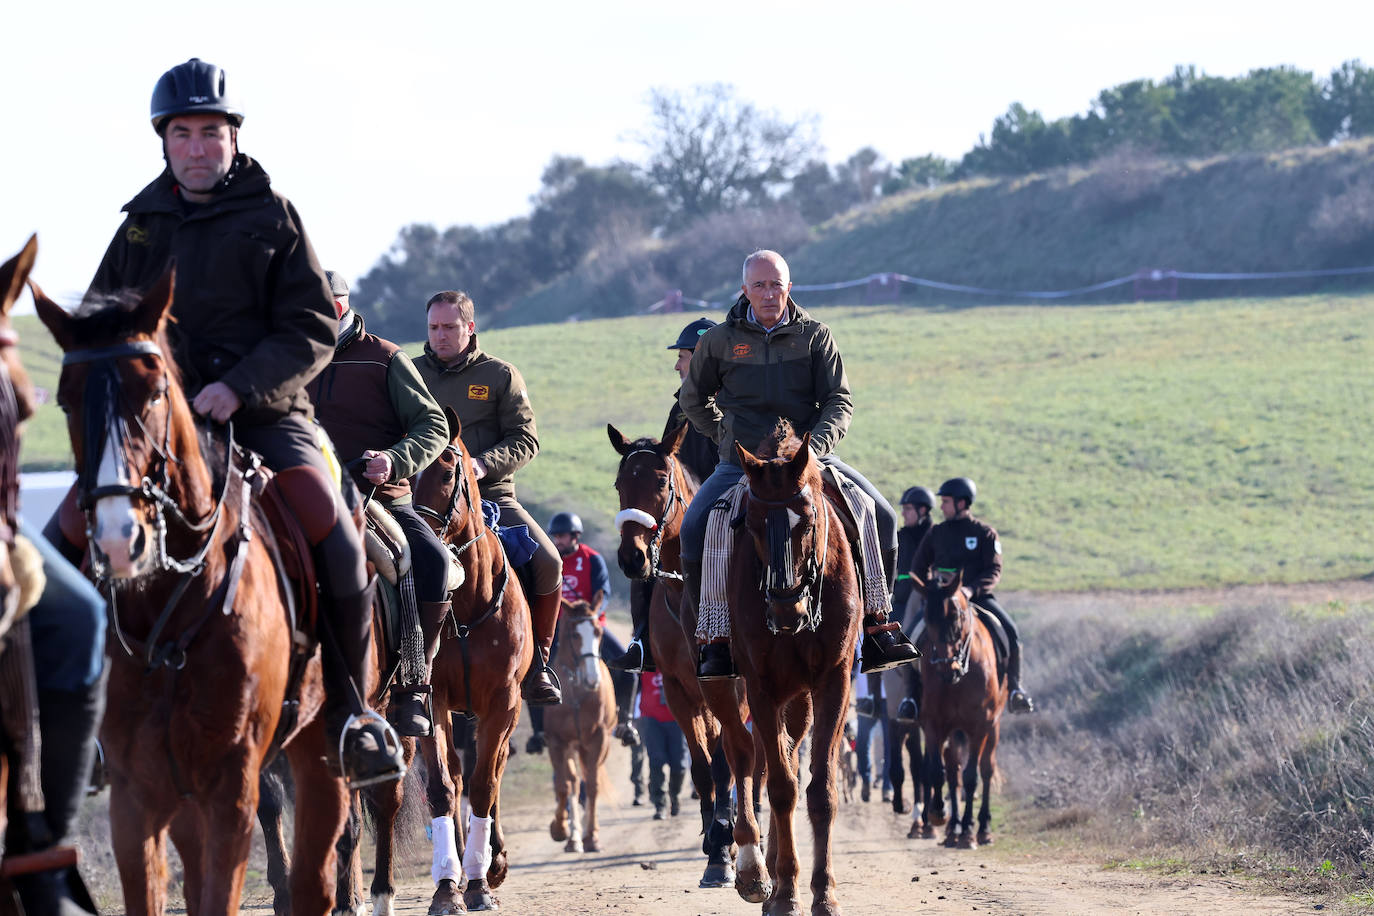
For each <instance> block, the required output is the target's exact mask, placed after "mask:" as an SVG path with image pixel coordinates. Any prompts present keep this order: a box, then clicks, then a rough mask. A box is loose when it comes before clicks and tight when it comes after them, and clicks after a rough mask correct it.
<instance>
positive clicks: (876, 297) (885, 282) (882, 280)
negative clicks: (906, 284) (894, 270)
mask: <svg viewBox="0 0 1374 916" xmlns="http://www.w3.org/2000/svg"><path fill="white" fill-rule="evenodd" d="M901 291H902V290H901V284H900V283H898V282H897V276H896V274H873V275H871V276H870V277H869V278H868V285H867V286H865V287H864V304H865V305H889V304H891V303H894V302H896V301H897V299H898V297H899V296H900V295H901Z"/></svg>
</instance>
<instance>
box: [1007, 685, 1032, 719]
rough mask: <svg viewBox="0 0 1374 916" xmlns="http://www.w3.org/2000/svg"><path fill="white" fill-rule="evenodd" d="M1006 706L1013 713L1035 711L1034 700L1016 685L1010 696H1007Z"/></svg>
mask: <svg viewBox="0 0 1374 916" xmlns="http://www.w3.org/2000/svg"><path fill="white" fill-rule="evenodd" d="M1007 708H1009V709H1010V710H1011V711H1012V712H1013V713H1020V712H1035V701H1034V700H1032V699H1031V696H1030V694H1028V693H1026V691H1024V690H1022V689H1021V688H1020V687H1017V688H1016V689H1015V690H1013V691H1012V692H1011V696H1009V697H1007Z"/></svg>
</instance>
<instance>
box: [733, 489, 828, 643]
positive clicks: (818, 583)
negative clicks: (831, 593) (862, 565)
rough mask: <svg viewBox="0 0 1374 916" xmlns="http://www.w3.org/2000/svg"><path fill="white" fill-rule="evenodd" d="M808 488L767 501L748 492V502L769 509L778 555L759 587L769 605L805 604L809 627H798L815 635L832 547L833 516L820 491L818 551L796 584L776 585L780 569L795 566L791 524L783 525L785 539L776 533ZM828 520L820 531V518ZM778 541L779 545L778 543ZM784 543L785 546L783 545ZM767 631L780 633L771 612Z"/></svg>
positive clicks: (815, 515)
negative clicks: (831, 526) (794, 501)
mask: <svg viewBox="0 0 1374 916" xmlns="http://www.w3.org/2000/svg"><path fill="white" fill-rule="evenodd" d="M805 490H806V485H804V486H802V487H801V488H799V489H798V490H797V492H795V493H793V494H792V495H791V496H788V497H787V498H785V499H764V498H763V497H761V496H758V495H756V494H755V493H754V490H753V488H752V487H751V488H750V489H749V502H750V503H758V504H759V505H760V506H763V507H765V508H766V509H767V510H768V518H767V520H766V523H765V524H766V525H767V532H768V541H769V550H770V553H772V554H775V555H774V556H772V557H770V559H769V563H768V565H767V566H766V567H765V568H764V570H763V581H762V582H761V583H760V586H761V587H762V588H763V590H764V593H765V594H766V595H767V596H768V600H769V601H770V602H793V601H799V600H800V601H804V602H806V604H807V606H808V610H809V611H810V613H809V614H808V615H807V620H806V624H805V625H803V626H802V627H800V628H799V630H798V632H800V631H801V630H810V631H811V632H813V633H814V632H816V631H817V629H818V628H819V627H820V625H821V589H822V588H823V587H824V586H825V560H826V555H827V553H828V551H829V548H830V516H829V514H827V513H826V512H825V506H824V504H823V502H822V501H823V500H824V499H825V493H824V491H822V492H821V494H820V497H819V499H816V500H812V502H811V524H812V527H813V528H814V529H815V531H816V549H815V550H812V551H811V556H810V557H808V558H807V561H806V568H805V570H803V572H802V575H801V578H800V579H799V580H798V581H797V584H796V585H792V586H788V587H786V588H783V587H780V586H779V585H778V584H777V583H778V580H779V578H780V571H779V569H778V567H779V566H784V567H785V568H786V574H789V575H790V574H791V571H792V563H791V553H792V529H791V526H790V525H786V526H783V527H785V529H786V535H785V536H779V535H778V534H777V533H776V526H778V525H779V524H780V522H781V520H783V519H785V518H786V515H785V513H786V512H789V511H793V510H792V509H791V508H790V506H791V503H792V502H793V500H795V499H797V498H798V497H804V496H805ZM820 518H824V519H825V529H824V531H822V530H821V526H820V525H819V524H818V519H820ZM775 541H776V543H775ZM784 541H785V543H783V542H784ZM767 624H768V629H769V630H770V631H772V633H773V635H774V636H776V635H777V634H778V633H779V632H780V631H779V630H778V628H777V624H776V622H775V621H774V619H773V615H772V613H771V611H770V613H769V614H768V618H767Z"/></svg>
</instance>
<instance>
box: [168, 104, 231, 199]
mask: <svg viewBox="0 0 1374 916" xmlns="http://www.w3.org/2000/svg"><path fill="white" fill-rule="evenodd" d="M163 137H164V147H165V148H166V150H167V162H168V163H169V164H170V165H171V167H172V176H173V177H174V178H176V180H177V184H179V185H181V189H182V191H185V192H189V195H188V196H189V197H190V199H191V200H195V199H196V197H197V196H200V195H206V194H209V192H210V191H213V190H214V189H215V186H216V185H217V184H219V183H220V182H221V181H222V180H224V176H225V175H228V174H229V168H230V166H232V165H233V164H234V138H233V132H232V131H231V129H230V127H229V124H228V122H226V121H225V120H224V115H222V114H187V115H179V116H177V117H175V118H173V119H172V120H171V121H170V122H169V123H168V124H167V130H166V132H165V133H164V134H163Z"/></svg>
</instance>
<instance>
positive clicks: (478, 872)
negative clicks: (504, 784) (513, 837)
mask: <svg viewBox="0 0 1374 916" xmlns="http://www.w3.org/2000/svg"><path fill="white" fill-rule="evenodd" d="M515 715H516V713H515V698H514V697H513V696H512V697H511V698H510V706H508V707H507V708H506V709H505V710H504V711H503V714H502V713H495V712H493V713H488V714H487V715H486V716H484V717H483V718H481V719H479V720H478V721H477V756H476V761H475V766H474V767H473V770H472V776H471V778H470V779H469V780H468V799H469V801H470V802H471V804H472V816H471V818H470V819H469V821H468V834H467V841H466V843H465V844H464V854H463V874H464V876H465V877H466V878H467V887H466V888H465V889H464V891H463V903H464V905H465V906H467V908H468V909H469V910H471V911H473V912H480V911H483V910H494V909H496V907H497V903H496V897H495V896H494V895H493V894H492V892H491V886H490V885H489V884H488V883H487V882H488V878H489V873H490V871H491V869H492V865H493V861H492V845H491V838H492V832H493V831H492V821H493V819H494V818H495V816H496V793H497V791H498V789H499V787H500V784H501V776H500V774H501V771H502V770H504V769H505V765H506V755H507V754H509V753H510V736H511V732H513V731H514V730H515Z"/></svg>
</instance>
